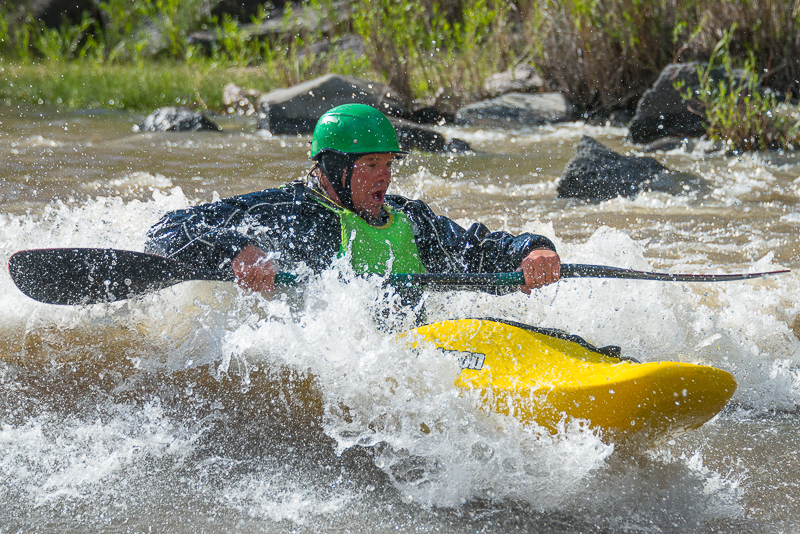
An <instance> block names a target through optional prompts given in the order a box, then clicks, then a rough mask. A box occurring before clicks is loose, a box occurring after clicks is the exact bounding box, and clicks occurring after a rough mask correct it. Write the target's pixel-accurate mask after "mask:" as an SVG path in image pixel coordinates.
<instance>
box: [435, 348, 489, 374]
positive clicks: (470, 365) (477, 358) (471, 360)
mask: <svg viewBox="0 0 800 534" xmlns="http://www.w3.org/2000/svg"><path fill="white" fill-rule="evenodd" d="M439 350H441V351H442V352H443V353H444V354H445V355H447V356H453V357H455V358H458V361H459V362H461V368H462V369H473V370H475V371H480V370H481V369H483V362H484V361H485V360H486V355H485V354H483V353H482V352H470V351H466V350H465V351H461V350H446V349H443V348H441V347H439Z"/></svg>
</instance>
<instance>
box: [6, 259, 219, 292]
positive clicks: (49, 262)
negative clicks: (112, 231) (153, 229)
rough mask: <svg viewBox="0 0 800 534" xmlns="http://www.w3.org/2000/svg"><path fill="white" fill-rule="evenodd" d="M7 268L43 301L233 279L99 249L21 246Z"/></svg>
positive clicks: (171, 262) (168, 261)
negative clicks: (188, 282)
mask: <svg viewBox="0 0 800 534" xmlns="http://www.w3.org/2000/svg"><path fill="white" fill-rule="evenodd" d="M8 270H9V272H10V273H11V278H12V279H13V280H14V283H15V284H16V285H17V287H18V288H19V289H20V290H21V291H22V292H23V293H25V294H26V295H28V296H29V297H31V298H32V299H34V300H38V301H40V302H47V303H49V304H93V303H97V302H113V301H116V300H122V299H127V298H130V297H133V296H135V295H140V294H142V293H147V292H150V291H157V290H159V289H163V288H165V287H169V286H171V285H174V284H177V283H179V282H184V281H188V280H232V279H233V277H232V276H226V275H225V274H224V273H222V272H218V271H217V272H205V271H201V270H197V269H193V268H191V267H190V266H188V265H186V264H183V263H180V262H177V261H175V260H172V259H170V258H164V257H162V256H156V255H153V254H145V253H143V252H133V251H129V250H115V249H101V248H53V249H38V250H23V251H20V252H17V253H16V254H14V255H13V256H11V258H10V259H9V260H8Z"/></svg>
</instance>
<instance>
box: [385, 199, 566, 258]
mask: <svg viewBox="0 0 800 534" xmlns="http://www.w3.org/2000/svg"><path fill="white" fill-rule="evenodd" d="M392 200H393V201H396V203H397V205H398V207H399V208H400V209H402V211H403V212H405V213H406V214H407V215H408V216H409V218H410V219H411V220H412V224H414V226H415V228H414V232H415V237H416V239H417V248H418V250H419V253H420V257H421V259H422V262H423V264H425V267H426V268H427V269H429V270H430V271H433V272H466V273H501V272H513V271H516V270H517V269H518V268H519V267H520V265H521V264H522V260H523V259H524V258H525V256H527V255H528V254H529V253H530V252H531V251H532V250H536V249H549V250H552V251H555V249H556V248H555V246H554V245H553V243H552V241H550V240H549V239H547V238H546V237H544V236H541V235H536V234H529V233H524V234H520V235H517V236H515V235H512V234H510V233H508V232H490V231H489V229H488V228H486V226H484V225H483V224H481V223H475V224H473V225H472V226H470V227H469V229H466V230H465V229H464V228H462V227H461V226H459V225H458V224H456V223H455V222H453V221H452V220H450V219H448V218H447V217H442V216H439V215H436V214H434V213H433V211H432V210H431V209H430V208H429V207H428V206H427V205H426V204H425V203H424V202H422V201H419V200H406V199H402V198H401V197H400V198H398V197H393V198H392Z"/></svg>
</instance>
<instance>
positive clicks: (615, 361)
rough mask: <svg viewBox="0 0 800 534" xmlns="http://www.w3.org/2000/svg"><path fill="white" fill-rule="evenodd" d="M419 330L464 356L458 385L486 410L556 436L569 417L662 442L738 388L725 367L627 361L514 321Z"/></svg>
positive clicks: (695, 423)
mask: <svg viewBox="0 0 800 534" xmlns="http://www.w3.org/2000/svg"><path fill="white" fill-rule="evenodd" d="M409 334H411V335H412V336H415V337H413V338H412V339H414V340H415V341H413V342H412V343H413V344H414V345H418V344H419V343H425V342H428V343H433V344H435V345H436V347H438V348H439V349H441V350H443V351H445V353H447V354H452V355H453V357H456V358H458V359H459V360H460V362H461V367H462V371H461V374H460V375H459V377H458V379H457V380H456V385H457V386H458V387H460V388H462V389H464V390H467V391H469V390H477V391H478V392H479V394H480V398H481V401H482V403H483V406H484V407H485V408H486V409H488V410H490V411H494V412H497V413H501V414H505V415H511V416H513V417H515V418H516V419H518V420H519V421H521V422H523V423H530V422H535V423H536V424H538V425H541V426H544V427H547V428H550V429H551V430H552V431H553V432H555V431H556V429H557V427H558V425H559V423H560V422H562V421H564V420H565V419H581V420H585V421H588V423H589V425H590V426H591V427H592V428H596V429H598V430H600V432H601V434H602V437H603V439H604V440H606V441H609V442H613V443H615V444H620V445H623V444H633V443H635V444H637V445H654V444H657V443H659V442H663V441H665V440H667V439H669V438H672V437H674V436H677V435H679V434H681V433H683V432H686V431H688V430H692V429H695V428H698V427H700V426H701V425H702V424H703V423H705V422H706V421H708V420H709V419H711V418H712V417H714V416H715V415H716V414H717V413H719V411H720V410H722V408H723V407H724V406H725V404H726V403H727V402H728V400H729V399H730V398H731V396H732V395H733V392H734V391H735V390H736V380H735V379H734V378H733V376H732V375H731V374H730V373H728V372H726V371H723V370H721V369H716V368H714V367H708V366H704V365H694V364H690V363H682V362H652V363H638V362H636V361H635V360H634V361H631V360H630V359H628V360H625V359H622V358H620V357H619V356H618V349H617V348H616V347H606V348H604V349H598V348H596V347H593V346H592V345H590V344H589V343H587V342H586V341H584V340H583V339H581V338H579V337H577V336H570V335H568V334H564V333H563V332H560V331H557V330H547V329H540V328H535V327H531V326H527V325H522V324H519V323H513V322H509V321H501V320H496V319H460V320H452V321H444V322H441V323H435V324H430V325H426V326H422V327H419V328H417V329H415V330H412V331H411V332H410V333H409ZM614 349H616V350H614ZM615 352H616V354H617V355H616V356H614V355H613V354H614V353H615Z"/></svg>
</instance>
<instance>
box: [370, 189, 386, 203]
mask: <svg viewBox="0 0 800 534" xmlns="http://www.w3.org/2000/svg"><path fill="white" fill-rule="evenodd" d="M384 198H386V191H382V190H381V191H373V192H372V200H374V201H375V202H377V203H378V204H383V200H384Z"/></svg>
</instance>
